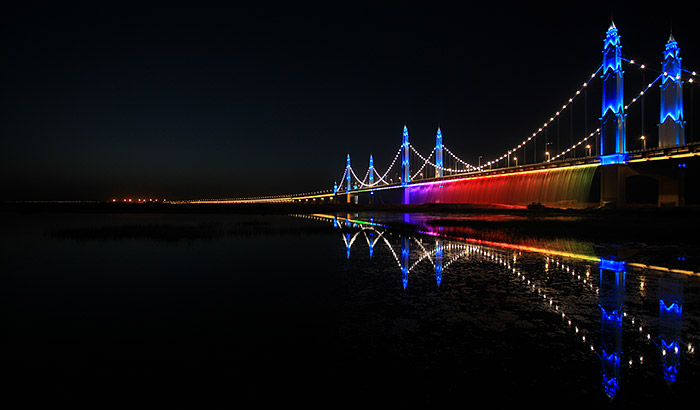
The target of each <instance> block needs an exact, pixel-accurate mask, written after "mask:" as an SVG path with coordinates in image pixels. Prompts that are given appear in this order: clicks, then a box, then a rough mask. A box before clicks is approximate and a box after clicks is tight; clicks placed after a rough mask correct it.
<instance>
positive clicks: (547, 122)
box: [477, 64, 603, 170]
mask: <svg viewBox="0 0 700 410" xmlns="http://www.w3.org/2000/svg"><path fill="white" fill-rule="evenodd" d="M602 67H603V65H602V64H601V65H600V66H598V68H597V69H596V71H595V72H594V73H593V74H591V76H590V78H589V79H588V80H587V81H586V82H584V83H583V84H582V85H581V87H579V89H577V90H576V92H575V93H574V95H573V96H572V97H571V98H569V100H568V102H567V103H565V104H564V105H562V108H561V110H559V111H557V112H556V113H555V114H554V115H553V116H552V117H550V119H549V121H546V122H545V123H544V124H543V125H542V127H540V128H539V129H538V130H537V131H535V132H533V133H532V135H530V136H529V137H527V138H526V139H524V140H523V141H522V142H521V143H520V144H518V145H517V146H516V147H515V148H512V149H510V150H508V151H507V152H506V153H505V154H503V155H501V156H500V157H498V158H497V159H495V160H491V161H489V162H487V163H485V164H483V165H481V166H480V167H478V168H477V169H478V170H483V169H484V168H486V167H489V166H491V165H493V164H497V163H498V162H499V161H500V160H502V159H504V158H507V157H508V156H509V155H510V154H512V153H514V152H515V151H517V150H518V149H520V148H522V147H523V146H525V144H527V143H528V142H530V141H531V140H532V139H533V138H535V137H536V136H537V135H538V134H539V133H541V132H542V131H543V130H544V129H545V128H547V126H548V125H549V124H551V123H552V121H554V120H555V119H556V118H558V117H559V116H560V115H561V113H562V112H563V111H564V110H566V109H567V108H568V107H569V106H570V105H571V104H572V103H573V102H574V100H575V99H576V97H578V96H579V95H580V94H581V92H582V91H583V90H584V89H585V88H586V87H588V84H589V81H591V79H594V78H596V75H597V74H598V72H599V71H600V69H601V68H602Z"/></svg>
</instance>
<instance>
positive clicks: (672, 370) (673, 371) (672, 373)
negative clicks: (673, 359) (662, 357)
mask: <svg viewBox="0 0 700 410" xmlns="http://www.w3.org/2000/svg"><path fill="white" fill-rule="evenodd" d="M663 368H664V380H666V381H668V382H671V383H673V382H675V381H676V377H678V367H677V366H676V365H673V364H672V365H668V366H666V365H664V366H663Z"/></svg>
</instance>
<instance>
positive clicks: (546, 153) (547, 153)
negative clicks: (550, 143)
mask: <svg viewBox="0 0 700 410" xmlns="http://www.w3.org/2000/svg"><path fill="white" fill-rule="evenodd" d="M544 155H546V156H547V161H549V151H547V152H545V153H544Z"/></svg>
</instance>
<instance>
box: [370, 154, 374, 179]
mask: <svg viewBox="0 0 700 410" xmlns="http://www.w3.org/2000/svg"><path fill="white" fill-rule="evenodd" d="M369 184H370V185H374V158H372V154H370V155H369Z"/></svg>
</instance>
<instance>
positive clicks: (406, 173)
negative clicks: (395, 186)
mask: <svg viewBox="0 0 700 410" xmlns="http://www.w3.org/2000/svg"><path fill="white" fill-rule="evenodd" d="M408 149H409V147H408V128H406V126H405V125H404V126H403V143H402V144H401V186H406V185H408V183H409V182H411V164H410V163H409V159H408Z"/></svg>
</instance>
